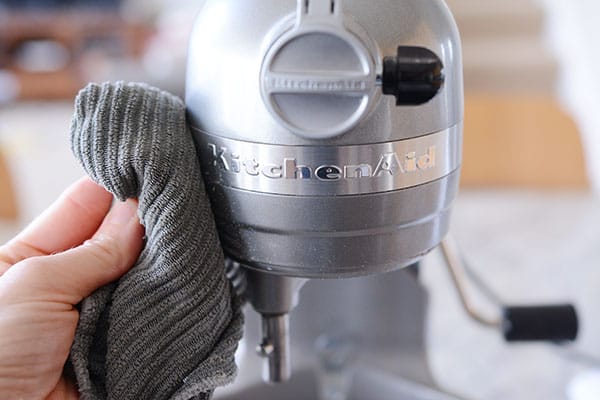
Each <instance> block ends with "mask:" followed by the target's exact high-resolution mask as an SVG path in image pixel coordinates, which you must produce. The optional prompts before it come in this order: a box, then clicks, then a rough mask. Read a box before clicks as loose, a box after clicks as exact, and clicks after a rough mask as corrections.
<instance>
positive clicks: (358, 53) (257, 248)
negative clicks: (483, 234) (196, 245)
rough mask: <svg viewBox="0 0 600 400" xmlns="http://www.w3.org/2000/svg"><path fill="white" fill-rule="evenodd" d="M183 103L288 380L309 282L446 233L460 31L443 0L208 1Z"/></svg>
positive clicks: (457, 122)
mask: <svg viewBox="0 0 600 400" xmlns="http://www.w3.org/2000/svg"><path fill="white" fill-rule="evenodd" d="M186 102H187V106H188V110H189V116H190V122H191V124H192V128H193V131H194V135H195V138H196V142H197V146H198V149H199V155H200V160H201V163H202V168H203V172H204V177H205V181H206V184H207V188H208V192H209V195H210V196H211V201H212V204H213V211H214V213H215V216H216V219H217V224H218V227H219V232H220V236H221V241H222V244H223V247H224V250H225V252H226V254H227V255H228V256H229V257H231V258H232V259H233V260H235V261H236V262H239V263H240V264H241V265H243V266H244V268H245V269H246V271H247V297H248V299H249V300H250V302H251V303H252V304H253V306H254V308H255V309H256V310H257V311H258V312H260V313H261V314H262V315H263V317H264V321H263V336H264V340H263V343H262V344H261V345H260V346H259V353H260V354H261V355H263V356H265V357H266V358H267V360H268V363H267V366H268V367H269V368H268V369H267V374H266V375H265V378H266V379H267V380H269V381H280V380H285V379H286V378H287V377H288V376H289V356H288V355H287V349H288V343H289V338H288V329H289V323H288V321H287V314H288V313H289V311H290V310H291V309H292V308H293V307H294V306H295V304H297V302H298V292H299V290H300V288H301V287H302V284H303V283H304V282H305V281H306V279H314V278H345V277H353V276H361V275H369V274H375V273H385V272H388V271H392V270H396V269H399V268H402V267H405V266H408V265H410V264H412V263H414V262H415V261H417V260H418V259H419V258H420V257H422V256H423V255H424V254H426V253H427V252H428V251H429V250H431V249H432V248H434V247H435V246H437V245H438V244H439V242H440V241H441V240H442V238H443V237H444V235H445V234H446V233H447V230H448V219H449V210H450V205H451V203H452V201H453V199H454V197H455V194H456V191H457V186H458V174H459V167H460V161H461V141H462V111H463V92H462V66H461V59H460V45H459V38H458V32H457V30H456V27H455V24H454V21H453V19H452V17H451V15H450V13H449V11H448V9H447V7H446V5H445V4H444V2H443V1H441V0H376V1H361V0H344V1H343V2H342V1H341V0H298V1H294V0H272V1H265V0H261V1H258V0H247V1H243V2H241V1H235V0H209V1H208V2H207V3H206V5H205V6H204V9H203V11H202V12H201V13H200V15H199V17H198V20H197V22H196V25H195V28H194V31H193V34H192V39H191V42H190V52H189V65H188V75H187V89H186Z"/></svg>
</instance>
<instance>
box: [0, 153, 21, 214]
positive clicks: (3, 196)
mask: <svg viewBox="0 0 600 400" xmlns="http://www.w3.org/2000/svg"><path fill="white" fill-rule="evenodd" d="M17 211H18V210H17V201H16V199H15V192H14V190H13V186H12V182H11V179H10V174H9V171H8V166H7V165H6V162H5V160H4V158H3V156H2V152H0V219H7V220H14V219H16V218H17V216H18V212H17Z"/></svg>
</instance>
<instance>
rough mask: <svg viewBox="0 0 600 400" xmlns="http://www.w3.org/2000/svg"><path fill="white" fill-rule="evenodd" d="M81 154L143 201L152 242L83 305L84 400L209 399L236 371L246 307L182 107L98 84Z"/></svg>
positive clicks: (104, 177)
mask: <svg viewBox="0 0 600 400" xmlns="http://www.w3.org/2000/svg"><path fill="white" fill-rule="evenodd" d="M75 108H76V109H75V115H74V116H73V120H72V125H71V141H72V150H73V153H74V154H75V156H76V158H78V159H79V161H80V162H81V164H82V165H83V168H84V169H85V171H86V172H87V173H88V174H89V175H90V177H91V178H92V179H93V180H94V181H96V182H97V183H99V184H101V185H103V186H104V187H105V188H106V189H107V190H109V191H110V192H112V193H113V194H114V195H115V196H116V197H117V198H119V199H120V200H125V199H127V198H138V199H139V211H138V214H139V217H140V221H141V222H142V224H143V225H144V226H145V228H146V236H147V242H146V245H145V248H144V250H143V251H142V253H141V255H140V257H139V259H138V261H137V263H136V264H135V266H134V267H133V268H132V269H131V270H130V271H129V272H128V273H127V274H126V275H125V276H124V277H122V278H121V279H120V280H119V281H118V282H116V283H113V284H111V285H108V286H106V287H103V288H101V289H99V290H98V291H96V292H95V293H94V294H92V295H91V296H90V297H88V298H86V299H85V300H84V301H83V302H82V303H81V305H80V309H81V315H80V321H79V325H78V327H77V332H76V335H75V342H74V344H73V347H72V349H71V356H70V360H71V363H72V366H73V370H74V372H75V377H76V380H77V384H78V386H79V391H80V393H81V398H82V399H91V400H105V399H115V400H129V399H131V400H146V399H148V400H150V399H152V400H154V399H156V400H161V399H175V400H187V399H209V398H210V397H211V395H212V392H213V390H214V389H215V388H216V387H217V386H221V385H224V384H227V383H229V382H231V381H232V380H233V378H234V376H235V374H236V367H235V362H234V353H235V350H236V347H237V343H238V341H239V339H240V338H241V334H242V314H241V311H240V306H239V302H238V300H237V299H236V297H235V295H234V294H233V291H232V289H231V288H230V283H229V281H228V280H227V278H226V276H225V267H224V261H223V254H222V250H221V246H220V243H219V240H218V237H217V231H216V228H215V223H214V221H213V214H212V212H211V209H210V204H209V201H208V198H207V196H206V193H205V191H204V185H203V183H202V176H201V172H200V167H199V163H198V160H197V155H196V149H195V147H194V142H193V139H192V136H191V133H190V130H189V128H188V126H187V124H186V112H185V106H184V104H183V102H182V101H181V100H180V99H178V98H177V97H175V96H173V95H171V94H169V93H166V92H163V91H160V90H158V89H155V88H151V87H149V86H147V85H144V84H134V83H131V84H126V83H122V82H121V83H115V84H109V83H105V84H102V85H96V84H90V85H88V86H87V87H86V88H85V89H83V90H82V91H81V92H80V93H79V95H78V96H77V100H76V104H75Z"/></svg>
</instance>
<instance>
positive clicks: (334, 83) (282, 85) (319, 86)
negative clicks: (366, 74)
mask: <svg viewBox="0 0 600 400" xmlns="http://www.w3.org/2000/svg"><path fill="white" fill-rule="evenodd" d="M367 85H368V83H367V81H366V80H360V79H335V80H316V79H310V78H289V77H287V78H279V77H276V78H269V79H268V80H267V88H268V89H270V90H272V91H281V90H293V91H307V92H308V91H313V92H318V91H321V92H323V91H325V92H343V91H349V92H350V91H364V90H366V89H367V87H368V86H367Z"/></svg>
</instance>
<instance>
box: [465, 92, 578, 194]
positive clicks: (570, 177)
mask: <svg viewBox="0 0 600 400" xmlns="http://www.w3.org/2000/svg"><path fill="white" fill-rule="evenodd" d="M463 149H464V151H463V170H462V184H463V186H475V185H477V186H513V187H514V186H527V187H536V188H585V187H587V186H588V180H587V176H586V172H585V163H584V154H583V149H582V146H581V140H580V136H579V133H578V129H577V126H576V125H575V123H574V122H573V120H572V119H571V118H570V117H569V116H568V115H567V114H566V113H565V112H563V111H562V110H561V109H560V107H559V106H558V105H557V104H556V102H555V101H554V100H552V99H551V98H548V97H544V96H535V95H531V96H523V95H520V96H510V95H507V96H499V95H481V94H479V95H478V94H467V96H466V104H465V140H464V147H463Z"/></svg>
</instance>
